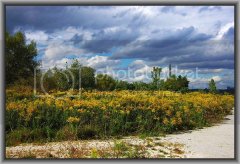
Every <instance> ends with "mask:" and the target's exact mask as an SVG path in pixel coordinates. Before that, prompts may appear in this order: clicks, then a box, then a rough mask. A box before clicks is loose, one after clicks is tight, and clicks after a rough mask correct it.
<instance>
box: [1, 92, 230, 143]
mask: <svg viewBox="0 0 240 164" xmlns="http://www.w3.org/2000/svg"><path fill="white" fill-rule="evenodd" d="M26 90H28V92H23V93H19V92H18V89H17V88H15V89H11V90H7V101H6V113H5V114H6V115H5V119H6V132H7V144H8V145H14V144H18V143H21V142H33V141H39V140H45V141H57V140H76V139H95V138H108V137H110V136H119V135H136V134H149V135H150V134H155V135H158V134H161V133H172V132H174V131H179V130H188V129H194V128H201V127H204V126H207V125H210V124H212V123H214V122H217V121H219V120H221V119H222V118H223V117H224V116H225V115H227V114H229V113H230V111H231V110H232V108H233V106H234V98H233V96H231V95H217V94H204V93H198V92H193V93H187V94H181V93H175V92H169V91H101V92H99V91H82V92H81V94H78V93H79V92H78V91H76V92H75V93H74V91H67V92H60V94H58V92H56V93H52V95H51V97H42V98H37V97H34V95H33V92H30V89H27V88H26ZM70 92H71V94H69V93H70ZM20 94H23V95H22V96H20ZM68 95H73V97H68ZM64 96H66V97H64Z"/></svg>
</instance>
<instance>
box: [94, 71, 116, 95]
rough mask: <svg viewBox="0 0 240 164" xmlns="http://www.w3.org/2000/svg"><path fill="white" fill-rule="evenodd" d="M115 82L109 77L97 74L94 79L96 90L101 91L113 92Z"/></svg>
mask: <svg viewBox="0 0 240 164" xmlns="http://www.w3.org/2000/svg"><path fill="white" fill-rule="evenodd" d="M115 86H116V81H115V80H114V79H113V78H112V77H111V76H109V75H106V74H105V75H103V74H98V75H97V77H96V88H97V89H99V90H101V91H111V90H114V89H115Z"/></svg>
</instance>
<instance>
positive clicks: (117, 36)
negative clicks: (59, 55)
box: [71, 27, 139, 53]
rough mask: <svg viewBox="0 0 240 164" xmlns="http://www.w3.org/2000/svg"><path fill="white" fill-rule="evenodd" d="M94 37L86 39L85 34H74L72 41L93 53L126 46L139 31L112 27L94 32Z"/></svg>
mask: <svg viewBox="0 0 240 164" xmlns="http://www.w3.org/2000/svg"><path fill="white" fill-rule="evenodd" d="M91 36H92V39H90V40H86V39H84V37H83V35H74V36H73V38H72V39H71V41H73V43H74V44H75V46H78V47H80V48H82V49H85V50H86V51H88V52H92V53H103V52H110V51H111V50H112V49H113V48H116V47H121V46H125V45H127V44H128V43H130V42H132V41H134V40H135V39H136V38H137V37H138V36H139V32H138V31H137V30H135V31H134V32H133V31H132V30H131V29H126V28H120V27H116V28H110V29H107V30H101V31H98V32H95V33H93V34H92V35H91Z"/></svg>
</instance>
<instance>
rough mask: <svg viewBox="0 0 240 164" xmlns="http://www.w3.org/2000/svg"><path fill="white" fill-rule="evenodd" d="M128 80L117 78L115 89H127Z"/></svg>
mask: <svg viewBox="0 0 240 164" xmlns="http://www.w3.org/2000/svg"><path fill="white" fill-rule="evenodd" d="M128 85H129V84H128V82H126V81H122V80H118V81H116V89H117V90H127V89H128Z"/></svg>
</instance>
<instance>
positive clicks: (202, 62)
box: [111, 27, 234, 68]
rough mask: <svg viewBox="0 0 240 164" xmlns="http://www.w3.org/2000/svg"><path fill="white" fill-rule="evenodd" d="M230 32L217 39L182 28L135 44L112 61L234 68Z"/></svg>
mask: <svg viewBox="0 0 240 164" xmlns="http://www.w3.org/2000/svg"><path fill="white" fill-rule="evenodd" d="M231 31H232V30H231V29H229V30H228V32H227V33H225V35H224V36H223V38H222V39H220V40H215V39H214V38H213V36H211V35H206V34H203V33H197V31H196V30H195V29H194V28H193V27H189V28H183V29H181V30H177V31H175V32H173V33H171V34H168V36H167V37H165V38H162V39H151V40H140V41H137V42H134V43H133V44H130V45H129V46H127V47H125V48H123V49H122V50H120V51H118V52H116V53H115V54H114V55H113V56H112V57H111V58H112V59H124V58H136V59H137V58H141V59H145V60H147V61H148V62H149V63H153V65H156V64H158V65H162V64H165V65H166V64H169V63H173V64H179V65H182V66H183V67H184V68H193V67H201V68H233V62H234V61H233V60H234V55H233V44H232V42H231V40H232V39H233V38H232V37H233V35H232V32H231ZM225 60H226V62H222V61H225ZM213 62H214V63H213Z"/></svg>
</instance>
